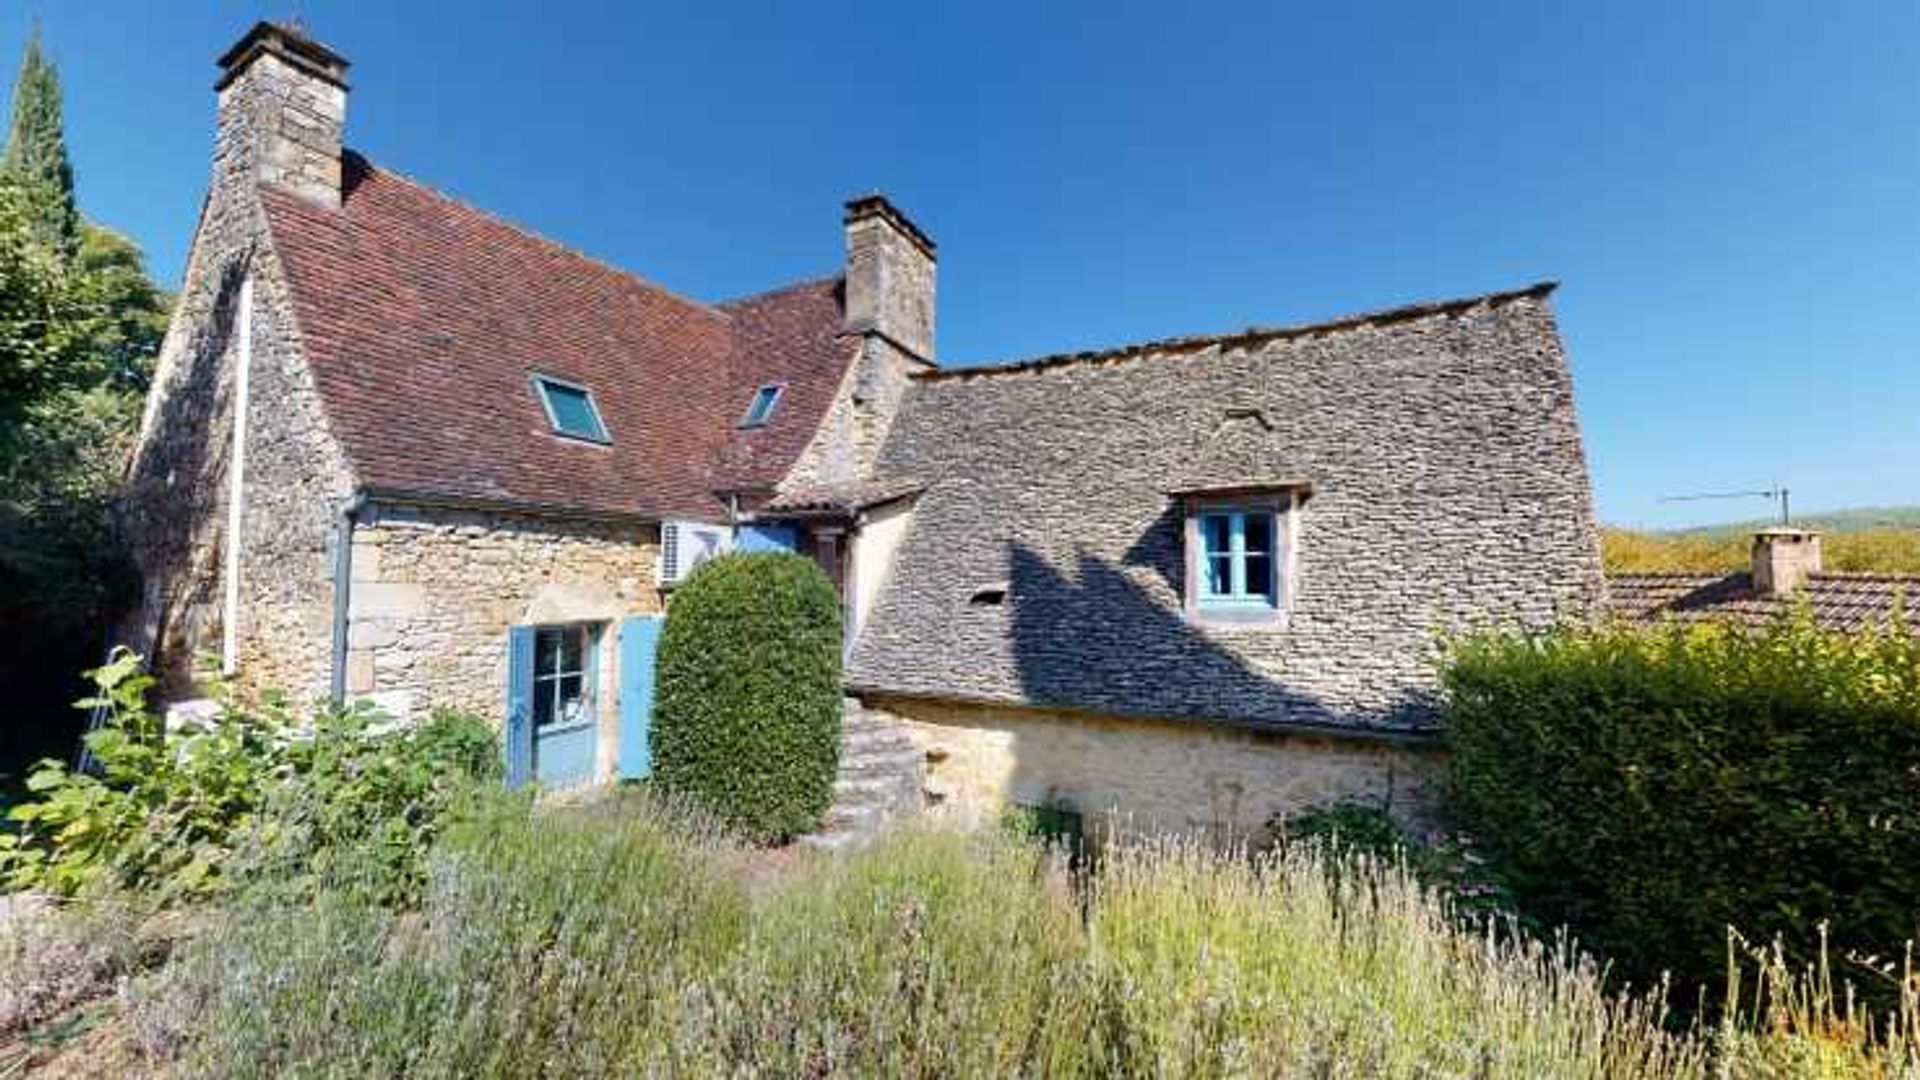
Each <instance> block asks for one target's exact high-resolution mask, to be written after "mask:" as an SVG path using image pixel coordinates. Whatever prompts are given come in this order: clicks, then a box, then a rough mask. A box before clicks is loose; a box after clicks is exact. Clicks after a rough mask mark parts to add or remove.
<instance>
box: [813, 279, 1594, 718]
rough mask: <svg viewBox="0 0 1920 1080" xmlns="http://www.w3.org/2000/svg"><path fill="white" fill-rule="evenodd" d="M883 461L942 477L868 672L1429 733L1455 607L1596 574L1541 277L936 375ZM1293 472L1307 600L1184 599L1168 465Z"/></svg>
mask: <svg viewBox="0 0 1920 1080" xmlns="http://www.w3.org/2000/svg"><path fill="white" fill-rule="evenodd" d="M880 468H881V470H882V472H883V473H885V474H901V475H910V476H915V477H918V478H919V479H920V480H921V481H922V482H923V483H925V485H926V490H925V491H924V492H923V493H922V494H921V495H920V496H919V498H918V500H917V502H916V503H915V509H914V517H913V522H912V525H911V527H910V529H909V530H908V533H907V537H906V539H905V541H904V542H903V544H902V546H901V548H900V551H899V554H898V555H897V557H896V561H895V563H894V565H893V568H892V570H891V572H890V573H889V576H888V578H887V582H886V584H885V585H884V586H883V587H882V588H881V591H880V593H879V595H878V596H877V597H876V600H875V603H874V608H873V611H872V614H871V616H870V617H869V620H868V622H867V624H866V626H865V628H864V629H863V630H862V633H861V637H860V640H859V642H858V644H857V645H856V648H855V653H854V656H853V657H852V658H851V661H850V665H849V671H848V679H849V682H850V684H851V685H852V686H853V687H854V688H855V689H856V690H859V691H866V692H870V693H875V694H883V695H884V694H899V695H911V696H921V697H933V698H945V699H955V700H968V701H987V702H1005V703H1009V704H1019V705H1033V706H1041V707H1053V708H1063V709H1076V710H1083V711H1087V712H1094V713H1105V714H1121V715H1138V716H1151V717H1162V718H1175V719H1195V720H1213V721H1227V722H1232V723H1237V724H1243V725H1249V726H1259V727H1274V728H1283V729H1338V730H1343V731H1387V732H1395V733H1403V732H1408V731H1424V730H1427V729H1428V728H1430V726H1431V725H1432V723H1433V719H1434V710H1433V703H1434V688H1435V670H1434V665H1433V661H1434V659H1435V657H1436V656H1437V652H1436V641H1435V631H1437V630H1442V629H1446V628H1449V627H1456V626H1464V625H1466V624H1468V623H1470V622H1472V621H1475V620H1478V619H1481V618H1485V617H1490V616H1491V617H1508V618H1515V619H1519V620H1521V621H1523V622H1525V623H1528V624H1537V625H1545V624H1547V623H1550V622H1551V621H1553V620H1554V619H1555V618H1556V617H1557V616H1558V614H1559V613H1560V612H1562V611H1575V612H1585V611H1588V610H1591V607H1592V605H1594V604H1597V603H1598V602H1599V598H1600V594H1601V590H1602V585H1601V576H1600V564H1599V544H1598V538H1597V532H1596V530H1595V526H1594V522H1593V516H1592V509H1591V500H1590V495H1589V491H1588V481H1587V471H1586V464H1585V460H1584V457H1583V453H1582V450H1581V445H1580V436H1579V429H1578V425H1577V422H1576V419H1575V415H1574V405H1573V395H1572V386H1571V381H1570V378H1569V376H1568V373H1567V368H1566V365H1565V361H1564V358H1563V357H1562V355H1561V351H1560V344H1559V337H1558V334H1557V332H1556V331H1555V329H1554V325H1553V319H1552V315H1551V312H1550V310H1549V309H1548V306H1547V303H1546V292H1545V289H1544V288H1536V289H1529V290H1520V291H1516V292H1512V293H1501V294H1495V295H1491V296H1485V297H1478V298H1472V299H1468V300H1463V301H1450V302H1447V303H1444V304H1436V305H1421V306H1418V307H1415V308H1405V309H1396V311H1395V312H1392V313H1387V314H1386V315H1383V316H1372V317H1365V318H1354V319H1343V320H1336V321H1334V322H1332V323H1326V324H1321V325H1320V326H1318V327H1305V328H1295V329H1292V330H1288V331H1286V332H1261V333H1258V334H1253V335H1251V336H1248V335H1227V336H1223V337H1217V338H1186V339H1177V340H1176V341H1175V342H1174V343H1172V344H1169V345H1167V346H1165V347H1164V348H1162V347H1151V346H1142V347H1139V348H1132V347H1129V348H1126V349H1122V350H1110V351H1107V352H1104V353H1099V354H1087V355H1085V356H1076V357H1067V358H1063V359H1059V360H1049V361H1045V362H1039V363H1029V364H1024V365H1015V366H1012V367H1003V368H998V369H991V370H988V371H979V370H956V371H953V372H950V373H939V374H930V375H926V376H922V377H917V378H916V379H915V380H914V382H913V384H912V386H911V388H910V390H909V392H908V395H907V398H906V400H905V403H904V405H903V407H902V409H901V412H900V415H899V417H898V419H897V420H896V421H895V423H894V427H893V429H892V432H891V434H890V436H889V438H888V441H887V443H886V446H885V447H884V449H883V451H882V453H881V459H880ZM1196 474H1204V475H1196ZM1275 476H1280V477H1282V478H1284V479H1287V480H1288V482H1290V483H1292V482H1305V483H1307V484H1309V485H1310V488H1311V495H1310V496H1309V497H1308V498H1307V500H1306V502H1305V504H1304V509H1303V510H1302V511H1301V512H1300V515H1299V518H1298V525H1299V543H1298V545H1297V549H1296V557H1297V572H1296V575H1295V578H1294V580H1295V591H1294V595H1293V597H1292V601H1291V605H1290V612H1289V615H1288V621H1287V623H1286V624H1285V625H1283V626H1219V625H1212V626H1208V625H1199V624H1195V623H1193V622H1191V621H1189V620H1188V619H1187V618H1186V617H1185V614H1184V612H1183V610H1182V597H1183V590H1184V580H1183V579H1184V574H1185V571H1184V556H1183V550H1182V543H1183V539H1182V531H1183V529H1182V521H1183V519H1182V510H1181V505H1180V503H1181V500H1180V499H1179V498H1178V497H1177V496H1176V495H1173V494H1170V492H1176V491H1179V490H1182V489H1183V488H1185V487H1188V486H1191V485H1192V484H1194V483H1195V482H1197V481H1204V483H1202V484H1201V486H1203V487H1217V486H1223V485H1225V486H1231V485H1232V484H1234V483H1250V484H1259V483H1265V482H1271V481H1272V479H1273V477H1275ZM1002 583H1004V584H1005V594H1004V597H1003V598H1002V599H1000V600H999V602H993V600H991V599H989V600H987V601H986V602H981V600H980V599H979V598H981V597H983V596H985V597H989V598H990V597H993V596H995V595H996V594H997V590H996V588H989V586H995V587H997V586H999V585H1000V584H1002Z"/></svg>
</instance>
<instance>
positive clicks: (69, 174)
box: [0, 25, 80, 258]
mask: <svg viewBox="0 0 1920 1080" xmlns="http://www.w3.org/2000/svg"><path fill="white" fill-rule="evenodd" d="M0 171H4V172H5V174H6V176H7V179H8V180H9V181H10V182H11V183H13V184H14V185H16V186H18V187H19V188H20V189H21V190H22V191H23V192H24V193H25V194H26V197H27V199H28V200H29V201H30V202H31V204H32V205H33V209H34V214H33V226H34V231H35V234H36V237H37V238H38V239H39V240H40V242H42V243H44V244H46V245H47V246H48V247H50V248H52V249H53V250H55V251H57V252H59V253H60V255H61V256H62V257H63V258H70V257H71V256H72V255H73V254H74V253H75V252H77V251H78V250H79V248H80V210H79V206H78V204H77V203H76V202H75V200H74V193H73V162H72V161H71V160H70V159H69V158H68V156H67V132H66V120H65V117H64V115H63V109H62V105H61V94H60V74H59V71H58V70H57V69H55V67H54V65H53V62H52V61H51V60H48V59H47V57H46V54H45V53H44V52H43V51H42V50H41V48H40V28H39V27H38V26H37V25H36V26H35V27H34V29H33V35H32V36H31V37H29V38H28V39H27V47H26V51H25V52H24V53H23V54H22V55H21V58H20V74H19V76H18V77H17V78H16V79H15V80H14V84H13V120H12V124H11V125H10V126H9V128H8V131H7V152H6V155H5V157H4V158H0Z"/></svg>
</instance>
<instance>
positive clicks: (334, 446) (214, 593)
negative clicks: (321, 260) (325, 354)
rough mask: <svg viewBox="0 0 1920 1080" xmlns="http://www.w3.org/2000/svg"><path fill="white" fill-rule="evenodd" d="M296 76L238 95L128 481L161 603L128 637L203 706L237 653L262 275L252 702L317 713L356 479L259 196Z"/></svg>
mask: <svg viewBox="0 0 1920 1080" xmlns="http://www.w3.org/2000/svg"><path fill="white" fill-rule="evenodd" d="M271 60H273V58H272V57H266V58H263V61H262V63H265V62H266V61H271ZM291 77H292V73H291V72H290V71H289V70H287V69H284V68H283V67H280V66H275V65H273V64H267V65H266V66H264V67H263V66H260V65H255V66H253V67H250V68H248V69H247V70H246V71H244V72H242V73H241V74H240V75H239V76H238V77H237V78H235V79H233V80H232V81H230V82H228V83H227V84H226V85H225V86H224V87H223V89H222V91H221V96H220V107H219V111H218V113H217V118H216V121H217V132H216V138H215V144H214V160H213V175H212V181H211V186H210V188H209V191H208V195H207V201H206V205H205V207H204V209H203V210H202V213H201V218H200V222H199V227H198V229H197V230H196V232H195V234H194V241H193V246H192V250H191V252H190V254H189V257H188V265H187V274H186V279H185V281H184V282H183V284H182V286H181V289H180V294H179V298H178V300H177V301H176V303H175V308H174V313H173V318H172V321H171V322H170V324H169V326H168V330H167V337H166V341H165V343H164V344H163V346H162V347H161V353H160V357H159V360H158V362H157V364H156V366H155V372H154V380H153V387H152V389H151V390H150V391H149V393H148V397H147V403H146V409H145V412H144V414H143V416H142V422H141V432H140V438H139V441H138V444H137V448H136V450H135V455H134V460H133V462H132V463H131V465H130V468H129V472H128V488H127V497H126V499H125V501H124V508H125V527H126V532H127V536H128V540H129V544H130V546H131V548H132V551H133V556H134V560H135V563H136V565H137V566H138V568H139V570H140V572H141V577H142V582H143V585H142V588H143V592H142V599H141V605H140V608H139V610H137V611H135V612H133V613H131V615H130V617H129V619H128V621H127V623H126V625H124V626H123V627H122V628H121V630H120V633H119V637H120V639H121V640H122V641H123V642H124V643H126V644H128V645H131V646H132V647H134V648H136V649H138V650H140V651H141V652H143V653H146V654H148V655H149V657H150V659H151V660H152V663H153V667H154V670H155V673H156V675H157V676H158V677H159V679H160V691H161V693H162V695H163V696H164V697H167V698H174V699H177V698H181V697H186V696H190V695H192V694H194V693H196V692H197V690H196V687H195V686H194V681H193V678H192V673H193V670H194V666H195V662H196V657H199V656H202V655H206V654H209V653H217V652H218V651H219V649H220V646H221V639H222V635H223V625H222V623H223V617H224V612H223V604H222V588H223V580H224V547H225V543H226V528H227V520H228V513H227V512H228V503H229V498H230V494H231V493H230V477H229V473H228V467H229V464H230V463H229V460H228V459H229V457H230V454H231V449H232V445H233V441H232V440H233V423H234V411H235V398H236V393H235V389H236V380H235V374H236V369H235V365H236V362H237V360H238V358H239V354H240V349H239V342H238V341H237V340H236V329H237V327H238V324H239V310H238V309H239V300H240V295H241V291H242V282H243V281H245V280H247V279H248V278H249V277H250V278H251V279H252V282H253V289H252V291H253V313H252V326H253V335H252V346H253V347H252V366H251V370H250V372H249V382H250V390H249V399H250V403H249V410H248V412H249V415H248V416H247V418H246V422H247V432H246V450H245V469H244V471H245V485H244V491H243V493H242V513H241V537H242V546H241V558H240V620H239V625H238V627H237V632H238V633H237V636H238V646H239V657H238V659H239V661H240V663H239V672H238V675H239V680H238V681H239V688H240V689H241V690H242V691H243V692H250V691H259V690H264V689H267V688H273V689H277V690H281V691H284V692H285V693H287V694H288V695H289V696H290V697H292V698H293V699H295V700H299V701H305V700H309V699H311V698H314V697H317V696H319V695H322V694H324V693H325V692H326V690H327V684H328V676H329V670H330V644H331V639H332V630H331V626H332V555H331V550H330V544H331V541H332V535H333V522H334V518H335V515H336V514H337V512H338V511H339V509H340V507H341V506H342V505H343V503H344V501H345V499H346V498H347V495H348V493H349V492H350V491H351V490H352V489H353V486H354V480H353V477H352V475H351V473H350V471H349V469H348V465H347V462H346V459H345V456H344V454H343V453H342V452H341V450H340V447H339V444H338V443H337V441H336V440H335V439H334V438H333V437H332V436H331V434H330V433H329V432H328V430H327V427H326V423H325V420H324V418H323V416H322V414H321V411H320V407H319V399H318V395H317V393H316V391H315V388H314V385H313V380H312V376H311V373H310V372H308V371H307V369H306V367H305V364H304V361H303V360H302V354H301V351H300V347H299V340H298V331H297V328H296V326H295V325H294V321H293V318H292V315H291V310H292V308H291V303H290V299H289V296H288V291H287V285H286V278H285V272H284V269H283V267H282V265H281V263H280V261H279V259H278V258H277V257H276V256H275V253H274V250H273V247H272V238H271V236H270V234H269V233H268V230H267V226H266V222H265V216H264V214H263V212H262V210H261V208H260V200H259V195H258V189H257V185H258V184H259V183H260V181H261V179H262V171H263V163H262V161H261V148H262V146H263V145H266V144H268V143H270V142H272V141H273V140H272V138H271V132H270V129H271V128H272V127H273V126H274V125H277V124H279V123H281V122H282V121H283V120H285V119H286V118H287V116H288V114H287V112H286V110H285V109H284V108H283V105H284V103H285V102H284V99H285V97H286V95H287V94H288V93H290V92H291V91H290V89H289V86H288V79H289V78H291ZM335 89H337V88H335ZM342 107H344V106H343V103H342Z"/></svg>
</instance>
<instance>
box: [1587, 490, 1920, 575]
mask: <svg viewBox="0 0 1920 1080" xmlns="http://www.w3.org/2000/svg"><path fill="white" fill-rule="evenodd" d="M1774 523H1775V522H1774V521H1773V520H1772V519H1769V518H1755V519H1753V520H1751V521H1738V522H1730V523H1728V524H1725V525H1709V526H1702V527H1699V528H1691V529H1670V530H1641V529H1621V528H1608V529H1607V530H1606V531H1605V533H1604V535H1603V537H1602V542H1601V553H1602V555H1603V557H1604V558H1605V561H1606V566H1607V571H1608V572H1609V573H1619V574H1645V573H1657V572H1660V571H1688V572H1693V573H1719V572H1723V571H1730V570H1743V569H1745V568H1746V566H1747V554H1748V545H1749V543H1750V541H1751V538H1752V536H1753V532H1754V530H1755V529H1760V528H1764V527H1766V526H1768V525H1772V524H1774ZM1793 523H1794V524H1795V525H1798V526H1801V527H1803V528H1809V529H1818V530H1819V531H1821V532H1823V533H1825V534H1826V535H1825V537H1824V538H1823V540H1822V543H1821V548H1822V551H1823V553H1824V557H1825V562H1826V568H1827V569H1828V570H1840V571H1846V572H1850V573H1875V574H1920V506H1870V507H1862V508H1859V509H1855V510H1835V511H1831V512H1827V513H1821V514H1810V515H1808V516H1806V517H1800V516H1798V515H1796V516H1795V517H1794V519H1793Z"/></svg>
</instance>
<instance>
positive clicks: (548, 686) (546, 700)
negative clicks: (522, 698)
mask: <svg viewBox="0 0 1920 1080" xmlns="http://www.w3.org/2000/svg"><path fill="white" fill-rule="evenodd" d="M551 723H553V683H552V681H551V680H541V681H539V682H536V683H534V684H533V726H534V727H546V726H547V725H548V724H551Z"/></svg>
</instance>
